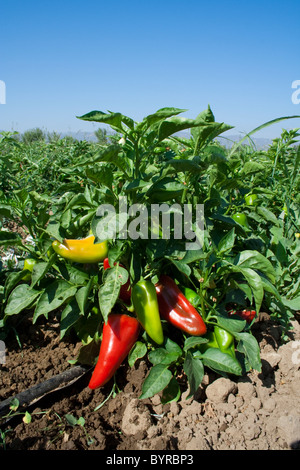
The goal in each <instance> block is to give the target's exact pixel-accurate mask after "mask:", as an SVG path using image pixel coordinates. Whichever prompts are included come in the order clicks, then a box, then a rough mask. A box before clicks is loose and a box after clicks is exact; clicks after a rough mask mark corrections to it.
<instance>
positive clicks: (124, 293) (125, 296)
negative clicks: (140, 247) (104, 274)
mask: <svg viewBox="0 0 300 470" xmlns="http://www.w3.org/2000/svg"><path fill="white" fill-rule="evenodd" d="M116 264H117V263H114V266H115V265H116ZM120 266H121V268H124V269H126V268H125V266H123V265H122V264H120ZM103 267H104V269H105V270H106V269H109V268H110V267H111V266H110V265H109V262H108V258H105V260H104V261H103ZM119 297H120V299H121V300H123V301H124V302H126V303H128V302H130V299H131V287H130V279H129V278H128V281H127V282H126V283H125V284H123V285H122V286H121V289H120V295H119Z"/></svg>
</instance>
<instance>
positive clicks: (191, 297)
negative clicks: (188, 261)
mask: <svg viewBox="0 0 300 470" xmlns="http://www.w3.org/2000/svg"><path fill="white" fill-rule="evenodd" d="M181 291H182V293H183V295H184V296H185V298H186V299H187V300H188V301H189V302H191V304H192V305H193V306H194V307H198V305H200V300H201V299H200V296H199V295H198V294H197V293H196V292H195V291H194V290H193V289H190V288H189V287H181Z"/></svg>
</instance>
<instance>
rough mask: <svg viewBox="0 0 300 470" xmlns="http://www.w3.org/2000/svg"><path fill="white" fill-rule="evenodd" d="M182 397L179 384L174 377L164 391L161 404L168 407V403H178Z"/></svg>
mask: <svg viewBox="0 0 300 470" xmlns="http://www.w3.org/2000/svg"><path fill="white" fill-rule="evenodd" d="M180 396H181V390H180V387H179V384H178V382H177V380H176V379H175V377H172V378H171V380H170V382H169V384H168V385H167V386H166V388H165V389H164V390H163V393H162V397H161V403H162V405H166V404H167V403H171V402H174V401H178V400H179V398H180Z"/></svg>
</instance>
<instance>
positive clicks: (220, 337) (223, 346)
mask: <svg viewBox="0 0 300 470" xmlns="http://www.w3.org/2000/svg"><path fill="white" fill-rule="evenodd" d="M214 334H215V338H216V341H217V343H218V346H219V349H220V351H222V352H224V353H226V354H229V356H231V357H233V358H235V347H234V336H233V335H232V334H231V333H229V331H227V330H224V329H223V328H220V327H219V326H217V325H216V326H215V327H214Z"/></svg>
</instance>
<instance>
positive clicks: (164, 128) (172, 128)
mask: <svg viewBox="0 0 300 470" xmlns="http://www.w3.org/2000/svg"><path fill="white" fill-rule="evenodd" d="M201 125H203V121H201V122H198V121H197V120H194V119H187V118H182V117H173V118H170V119H169V120H166V121H163V122H162V123H161V124H160V126H159V128H158V142H161V141H162V140H164V139H166V138H167V137H170V136H171V135H173V134H175V133H176V132H179V131H182V130H184V129H190V128H191V127H196V126H201Z"/></svg>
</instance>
